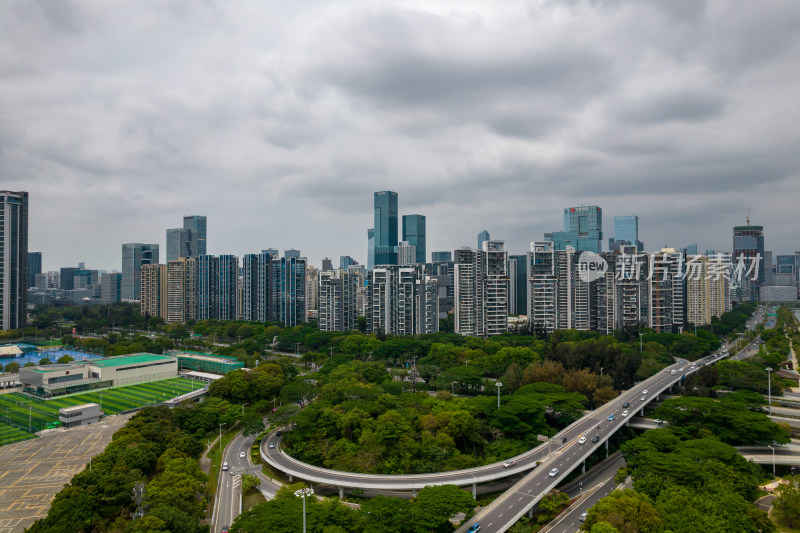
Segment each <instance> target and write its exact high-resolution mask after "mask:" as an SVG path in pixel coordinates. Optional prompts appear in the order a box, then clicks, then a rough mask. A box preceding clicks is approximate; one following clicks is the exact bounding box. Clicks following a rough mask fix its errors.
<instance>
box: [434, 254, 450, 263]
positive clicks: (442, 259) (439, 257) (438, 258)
mask: <svg viewBox="0 0 800 533" xmlns="http://www.w3.org/2000/svg"><path fill="white" fill-rule="evenodd" d="M452 260H453V252H431V261H432V262H434V263H449V262H451V261H452Z"/></svg>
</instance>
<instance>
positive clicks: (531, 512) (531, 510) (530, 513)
mask: <svg viewBox="0 0 800 533" xmlns="http://www.w3.org/2000/svg"><path fill="white" fill-rule="evenodd" d="M528 518H533V507H531V508H530V509H528Z"/></svg>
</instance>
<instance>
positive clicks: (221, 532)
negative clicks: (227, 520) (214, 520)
mask: <svg viewBox="0 0 800 533" xmlns="http://www.w3.org/2000/svg"><path fill="white" fill-rule="evenodd" d="M219 531H220V533H228V526H222V529H220V530H219Z"/></svg>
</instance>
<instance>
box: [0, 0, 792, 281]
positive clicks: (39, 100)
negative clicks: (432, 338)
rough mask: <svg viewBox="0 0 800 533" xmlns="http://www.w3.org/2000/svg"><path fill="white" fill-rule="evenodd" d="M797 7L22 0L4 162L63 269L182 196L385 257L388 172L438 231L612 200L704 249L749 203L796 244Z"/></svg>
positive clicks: (7, 22) (213, 220) (525, 235)
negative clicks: (379, 243)
mask: <svg viewBox="0 0 800 533" xmlns="http://www.w3.org/2000/svg"><path fill="white" fill-rule="evenodd" d="M798 24H800V4H798V3H797V2H794V1H792V0H786V1H777V0H776V1H770V2H769V3H768V4H762V3H755V2H734V1H730V0H710V1H707V2H702V1H695V0H679V1H678V0H672V1H669V2H661V1H656V0H631V1H628V2H614V3H610V2H599V1H580V0H575V1H569V2H563V1H558V2H556V1H552V0H541V1H533V2H509V1H503V2H484V1H481V2H477V1H476V2H469V1H452V2H437V3H430V2H416V3H413V2H412V3H405V4H404V5H403V6H397V5H389V4H386V3H382V2H372V1H370V2H361V3H360V2H358V1H355V2H338V1H325V2H321V1H309V2H300V3H298V2H291V1H288V0H287V1H276V2H270V3H268V4H260V3H253V2H245V1H239V0H231V1H227V2H213V1H207V2H196V1H193V0H182V1H177V0H176V1H174V2H169V3H166V4H164V3H160V2H141V1H134V0H129V1H127V2H120V3H111V2H105V1H102V0H82V1H77V0H74V1H71V2H65V1H64V2H50V1H47V0H39V1H35V2H34V1H28V0H12V1H10V2H8V3H7V5H5V6H4V12H3V16H2V17H0V176H2V181H3V185H4V187H7V188H10V189H27V190H29V191H30V192H31V203H32V209H31V228H32V229H31V248H32V249H41V250H42V251H43V252H44V253H45V263H46V267H47V268H55V267H57V266H62V265H67V264H73V263H75V262H77V261H79V260H86V261H87V263H88V264H91V265H93V266H96V267H99V268H119V250H120V244H121V243H122V242H129V241H140V242H160V243H161V244H162V245H163V244H164V230H165V229H166V228H168V227H174V226H177V225H180V220H181V217H182V216H183V215H186V214H207V215H208V216H209V247H210V250H211V251H212V252H214V253H236V254H242V253H247V252H252V251H257V250H260V249H261V248H264V247H267V246H275V247H278V248H282V249H285V248H291V247H296V248H300V249H301V250H303V252H304V253H306V254H307V255H308V256H309V258H310V259H311V260H312V262H314V263H318V262H319V259H320V258H321V257H323V256H328V257H334V258H335V257H336V256H338V255H346V254H348V255H352V256H354V257H356V258H358V259H360V260H365V259H366V257H365V254H366V238H365V234H366V229H367V228H368V227H371V226H372V192H373V191H376V190H384V189H390V190H395V191H397V192H398V193H399V194H400V212H401V214H410V213H420V214H424V215H426V216H427V217H428V239H429V243H428V248H429V249H431V250H441V249H445V250H446V249H453V248H454V247H457V246H460V245H462V244H469V245H474V244H475V234H476V233H477V232H478V231H480V230H481V229H484V228H486V229H489V231H490V232H491V233H492V236H493V237H495V238H500V239H505V240H506V241H507V242H508V247H509V249H510V250H511V251H512V252H523V251H524V250H526V249H527V248H528V243H529V242H530V241H532V240H539V239H541V238H542V234H543V233H544V232H546V231H553V230H557V229H560V226H561V223H562V209H563V208H564V207H567V206H570V205H576V204H580V203H584V204H595V203H596V204H598V205H600V206H601V207H602V208H603V212H604V216H605V219H606V220H605V226H606V236H607V237H609V236H611V235H612V233H613V217H614V216H615V215H621V214H638V215H639V216H640V227H641V228H642V232H643V235H642V237H643V239H644V240H645V241H646V243H647V244H648V245H650V244H651V243H652V245H653V246H654V247H655V246H661V245H662V244H670V245H685V244H688V243H689V242H694V241H698V244H700V246H701V249H704V248H719V249H725V248H727V247H730V227H731V226H732V225H734V224H738V223H741V222H743V217H744V214H743V213H746V210H747V204H752V206H753V217H752V218H753V221H754V222H757V223H759V224H763V225H764V226H765V228H766V229H767V240H768V243H767V245H768V247H772V248H773V249H775V250H776V251H789V250H794V249H797V248H800V243H798V242H797V241H796V237H795V236H794V235H793V233H792V230H791V228H794V227H796V226H797V220H796V215H794V213H796V209H795V206H794V203H796V199H797V198H798V197H800V154H798V151H797V149H796V147H797V146H798V145H800V132H799V131H798V130H799V128H798V126H797V124H798V123H800V110H798V106H797V105H796V94H798V93H800V77H799V76H798V71H797V68H796V63H797V57H800V42H799V41H798V32H797V31H796V28H797V27H798ZM698 228H701V229H699V230H698ZM162 255H163V254H162Z"/></svg>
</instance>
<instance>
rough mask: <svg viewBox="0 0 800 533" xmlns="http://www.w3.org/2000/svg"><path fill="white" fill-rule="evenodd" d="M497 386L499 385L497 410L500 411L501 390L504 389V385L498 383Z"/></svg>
mask: <svg viewBox="0 0 800 533" xmlns="http://www.w3.org/2000/svg"><path fill="white" fill-rule="evenodd" d="M495 385H497V408H498V409H500V389H501V388H503V384H502V383H500V382H499V381H498V382H497V383H495Z"/></svg>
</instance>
